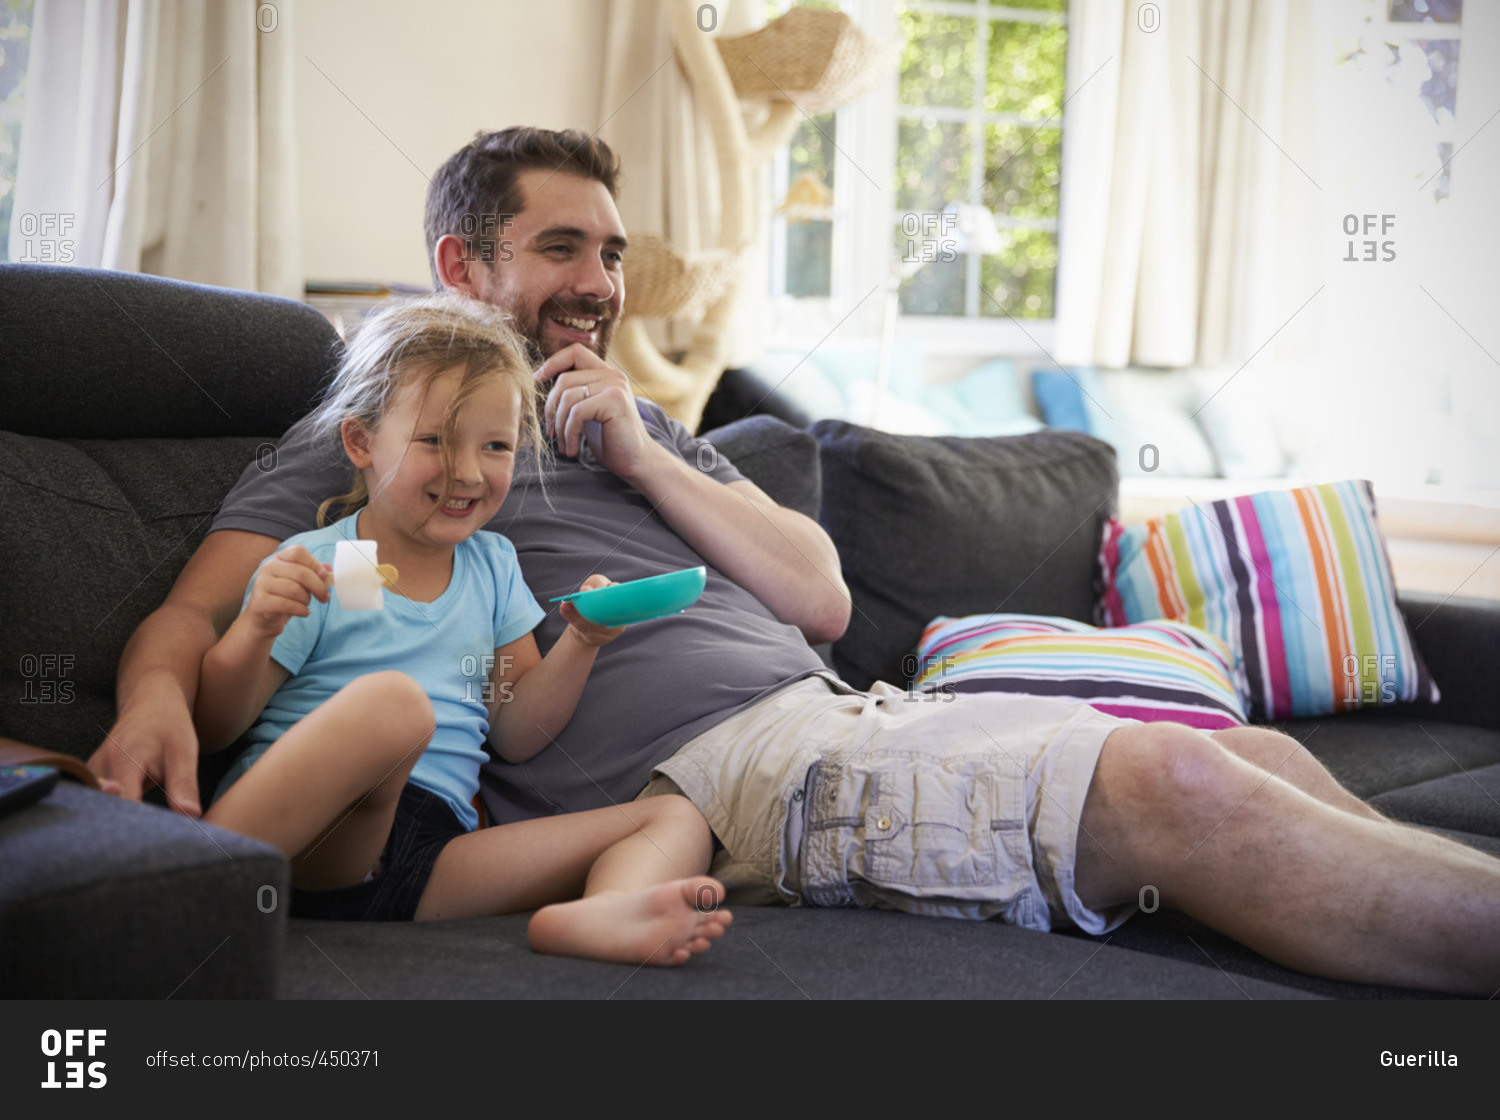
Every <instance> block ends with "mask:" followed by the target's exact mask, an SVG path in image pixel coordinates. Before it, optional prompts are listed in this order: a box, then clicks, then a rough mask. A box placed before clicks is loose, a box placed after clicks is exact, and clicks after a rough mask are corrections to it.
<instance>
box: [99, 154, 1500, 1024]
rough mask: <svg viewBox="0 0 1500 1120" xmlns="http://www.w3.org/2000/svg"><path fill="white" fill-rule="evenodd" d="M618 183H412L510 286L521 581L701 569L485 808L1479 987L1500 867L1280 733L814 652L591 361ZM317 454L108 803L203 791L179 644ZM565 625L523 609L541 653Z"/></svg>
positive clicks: (438, 262)
mask: <svg viewBox="0 0 1500 1120" xmlns="http://www.w3.org/2000/svg"><path fill="white" fill-rule="evenodd" d="M616 174H617V170H616V165H615V161H614V157H613V154H612V153H611V152H610V151H609V149H608V148H607V147H605V145H603V144H602V143H601V142H598V141H595V140H593V139H592V138H590V137H587V136H584V135H583V134H581V133H550V132H545V131H542V130H536V129H509V130H505V131H503V132H499V133H492V134H486V135H481V136H479V137H477V138H476V139H475V140H474V142H473V143H471V144H470V145H468V146H466V147H465V148H464V149H463V150H461V151H460V152H458V153H456V154H455V155H454V156H453V157H452V158H450V160H449V161H448V162H447V163H446V164H445V165H444V166H443V168H442V169H441V170H440V171H439V172H438V173H437V175H436V176H435V177H434V180H433V186H432V190H431V192H430V194H429V200H428V209H427V239H428V247H429V250H430V252H431V260H432V263H433V270H434V275H435V278H436V280H437V282H438V284H439V285H441V286H442V287H445V288H449V289H452V290H455V291H459V292H463V293H466V294H468V295H471V296H474V297H476V298H479V299H484V300H487V301H489V302H491V303H495V304H498V305H500V306H502V307H505V308H506V309H507V310H509V311H510V312H511V313H512V314H513V315H514V316H515V318H516V321H517V323H518V325H519V326H520V327H521V328H522V329H523V330H524V331H525V333H526V334H527V335H528V336H529V337H530V339H531V341H532V343H533V344H534V345H535V346H536V348H537V356H538V359H539V361H540V364H539V367H538V369H537V372H536V379H537V383H538V385H539V386H540V387H541V388H543V389H544V390H545V391H546V394H547V399H546V408H545V415H546V420H547V423H548V425H549V427H550V429H551V430H552V431H553V432H554V433H555V438H556V449H557V461H556V465H555V469H552V470H549V471H546V472H540V471H538V470H537V468H536V465H535V463H532V464H530V465H523V464H518V467H517V475H516V478H517V484H516V485H515V486H514V487H513V493H512V497H511V498H510V499H509V500H507V502H506V503H505V505H504V506H503V507H502V509H501V511H500V513H499V515H498V516H497V517H496V519H495V520H494V521H492V522H491V523H490V527H492V528H494V529H496V530H497V531H499V532H502V533H504V534H505V535H506V536H508V537H509V538H510V539H511V540H512V542H513V543H514V544H515V546H516V549H517V553H518V554H519V556H520V558H521V563H522V568H523V571H524V574H525V576H526V579H527V582H528V584H529V585H530V586H531V588H532V590H533V592H534V593H535V594H536V596H537V597H538V598H539V599H543V600H545V599H547V598H549V597H551V596H552V595H556V594H561V593H563V592H565V591H568V590H572V589H573V588H575V587H576V586H577V585H578V584H579V583H580V582H581V580H582V579H583V576H584V575H586V574H588V573H589V572H593V571H603V572H605V573H606V574H609V575H610V576H611V577H612V578H614V579H616V580H625V579H631V578H635V577H637V576H642V575H649V574H654V573H658V572H661V571H665V570H670V569H674V568H680V567H687V566H691V565H696V564H699V563H704V564H706V565H707V566H708V568H709V581H708V587H707V589H706V590H705V593H704V595H703V597H702V599H701V600H700V601H699V603H698V604H697V605H695V607H694V608H693V609H692V610H691V611H688V612H686V613H685V614H683V615H681V616H678V617H676V618H674V619H673V620H672V623H671V625H669V626H667V625H663V626H640V627H630V628H627V630H626V633H625V635H624V636H622V637H621V638H620V639H619V640H617V641H616V642H615V643H613V645H612V646H611V647H610V648H609V650H607V651H606V653H605V654H604V655H602V656H601V657H600V658H599V660H598V662H597V665H596V669H595V672H594V674H593V675H592V677H591V678H590V681H589V684H588V688H587V691H586V692H585V694H584V696H583V698H582V700H581V701H580V703H579V705H578V710H577V714H576V715H575V717H574V719H573V720H572V722H571V723H570V724H569V725H568V726H567V728H566V729H565V730H564V732H563V734H562V735H561V736H559V738H558V739H557V740H556V741H554V743H553V744H552V745H551V746H550V747H549V748H548V749H546V750H544V751H542V752H541V753H540V754H539V755H538V756H537V757H536V758H535V759H533V760H532V761H530V762H528V763H526V764H524V765H509V764H505V763H501V762H495V763H491V764H490V765H489V766H488V767H487V768H486V790H485V797H486V803H487V806H488V808H489V810H490V813H491V815H492V816H493V817H495V818H496V819H504V820H511V819H518V818H523V817H527V816H535V815H539V814H545V813H552V812H559V811H564V810H578V809H585V808H592V807H595V806H599V805H608V804H611V803H618V802H620V801H624V800H628V799H630V798H633V797H635V796H637V795H638V794H641V793H642V792H644V793H646V794H652V793H660V792H666V791H676V790H681V791H682V792H685V793H686V794H687V795H688V796H689V797H690V798H692V799H693V801H694V802H695V803H696V804H697V805H698V806H699V807H700V809H702V810H703V812H704V814H705V815H706V816H707V817H708V819H709V822H710V824H711V825H712V826H713V829H714V832H715V835H716V836H717V838H718V839H719V841H720V842H721V843H722V844H723V846H724V851H723V852H722V853H721V856H720V858H719V859H718V860H717V861H716V864H715V868H714V871H715V874H717V875H719V877H720V878H721V879H723V880H724V881H725V882H726V884H727V885H729V886H730V887H731V889H738V890H739V891H740V892H741V893H742V894H743V895H748V896H749V897H751V898H760V899H765V900H778V899H779V900H782V901H802V902H806V903H810V904H815V905H850V904H855V905H881V906H890V907H895V908H900V909H906V910H912V911H917V912H924V913H937V914H951V915H959V916H970V917H989V916H994V915H999V916H1002V917H1004V918H1006V919H1007V920H1010V921H1014V922H1017V923H1018V924H1023V925H1026V926H1029V927H1031V928H1037V929H1049V928H1051V927H1052V926H1053V925H1054V924H1057V923H1064V924H1066V923H1073V924H1076V925H1078V926H1080V927H1081V928H1083V929H1085V930H1089V931H1092V932H1099V931H1103V930H1105V929H1109V928H1112V927H1113V926H1114V925H1116V924H1118V923H1119V922H1121V921H1123V920H1124V919H1125V918H1126V917H1128V915H1129V914H1130V913H1131V912H1133V910H1134V908H1135V905H1136V903H1137V900H1138V899H1139V898H1140V897H1142V894H1143V892H1145V891H1147V890H1148V889H1149V890H1150V891H1152V892H1153V893H1154V895H1155V896H1156V897H1159V898H1160V900H1161V902H1162V903H1163V904H1165V905H1168V906H1173V907H1176V908H1177V909H1180V910H1183V911H1185V912H1187V913H1189V914H1191V915H1193V916H1194V917H1197V918H1198V919H1199V920H1201V921H1203V922H1205V923H1206V924H1208V925H1210V926H1213V927H1214V928H1216V929H1219V930H1221V931H1222V932H1224V933H1227V934H1229V935H1230V936H1233V937H1235V938H1236V939H1238V940H1240V941H1242V942H1244V943H1245V944H1247V945H1249V946H1251V947H1252V948H1254V949H1257V950H1258V951H1260V952H1262V953H1264V954H1265V955H1267V956H1268V957H1271V958H1273V959H1275V960H1278V961H1280V962H1282V963H1283V964H1286V965H1289V966H1291V967H1294V968H1300V969H1304V970H1306V971H1310V972H1317V973H1321V974H1324V975H1328V976H1333V977H1338V978H1343V979H1351V980H1364V981H1384V982H1390V983H1397V984H1407V985H1411V986H1416V987H1430V988H1442V989H1447V990H1453V991H1461V992H1472V993H1482V994H1486V995H1488V994H1489V993H1490V992H1492V991H1493V990H1494V989H1495V988H1496V987H1500V939H1496V938H1495V937H1494V936H1493V931H1494V930H1495V929H1496V928H1497V922H1500V861H1496V860H1493V859H1491V858H1489V857H1487V856H1484V855H1481V854H1479V853H1477V852H1474V851H1472V850H1470V849H1468V848H1466V847H1463V846H1461V845H1458V844H1454V843H1450V842H1448V841H1445V840H1442V839H1440V838H1438V837H1436V836H1433V835H1431V834H1428V833H1424V832H1419V831H1417V830H1414V829H1409V828H1406V827H1403V826H1399V825H1396V824H1394V823H1392V822H1389V821H1386V820H1385V819H1383V818H1382V817H1380V815H1379V814H1378V813H1376V812H1375V811H1374V810H1373V809H1371V808H1369V807H1368V806H1366V805H1364V804H1363V803H1362V802H1360V801H1359V800H1358V799H1356V798H1355V797H1353V796H1352V795H1351V794H1349V793H1348V792H1347V791H1345V790H1343V789H1342V788H1341V787H1340V786H1339V785H1338V784H1337V783H1336V782H1335V781H1334V780H1333V778H1332V777H1331V775H1329V774H1328V772H1327V771H1326V770H1324V769H1323V767H1322V766H1321V765H1320V764H1319V763H1318V762H1317V761H1316V760H1315V759H1314V758H1313V757H1312V756H1311V755H1309V754H1308V753H1307V752H1306V751H1304V750H1303V749H1302V748H1301V746H1300V745H1299V744H1297V743H1296V742H1295V741H1294V740H1292V739H1290V738H1287V737H1285V736H1282V735H1279V734H1277V733H1275V732H1271V731H1269V730H1265V729H1257V728H1243V729H1237V730H1234V731H1226V732H1218V733H1215V734H1213V735H1207V734H1203V733H1201V732H1198V731H1194V730H1192V729H1189V728H1185V727H1181V726H1178V725H1175V724H1138V723H1131V722H1128V721H1123V720H1118V719H1115V718H1113V717H1110V716H1107V715H1104V714H1103V713H1100V712H1097V711H1096V710H1094V709H1092V708H1090V707H1088V706H1087V705H1071V704H1064V703H1059V702H1056V701H1050V700H1034V701H1033V700H1029V699H1021V698H1015V697H1004V696H995V695H990V696H977V695H971V696H960V697H957V698H956V699H955V701H954V702H953V703H951V704H944V705H918V704H902V703H900V702H899V700H900V698H901V696H902V694H901V693H900V692H898V691H896V690H894V689H891V688H889V687H888V686H877V687H876V688H875V689H873V690H872V691H871V692H869V693H865V692H858V691H856V690H854V689H851V688H849V687H848V686H846V685H844V684H843V683H842V682H840V681H838V680H837V679H836V678H834V677H833V676H832V674H829V673H827V672H826V670H824V668H823V666H822V663H821V661H820V660H819V659H818V658H817V657H816V656H815V655H814V654H813V652H812V651H811V650H810V648H809V646H808V643H809V642H813V643H816V642H821V641H827V640H830V639H832V638H834V637H836V636H837V635H838V634H840V633H841V632H842V631H843V628H844V627H845V625H846V624H847V621H848V617H849V610H850V603H849V596H848V591H847V589H846V588H845V586H844V583H843V580H842V578H841V576H840V569H839V561H838V556H837V554H836V552H835V550H834V547H833V545H832V542H831V541H830V540H829V539H828V537H827V536H826V534H824V533H823V532H822V530H821V529H820V528H819V526H818V525H817V524H816V523H814V522H812V521H811V520H809V519H808V518H806V517H803V516H801V515H800V514H797V513H795V512H793V511H789V510H786V509H783V508H781V507H779V506H778V505H776V503H775V502H773V501H772V500H771V499H770V498H769V497H767V496H766V495H765V494H764V493H763V492H762V491H761V490H759V489H758V488H757V487H756V486H754V485H753V484H752V483H750V482H749V481H748V480H746V479H744V478H743V477H742V476H740V475H739V473H738V472H737V471H735V470H734V468H733V467H732V466H731V465H730V464H728V463H727V462H725V461H723V460H722V459H719V458H718V457H716V456H714V455H707V456H704V455H700V454H699V451H700V448H701V445H700V444H699V443H698V442H697V441H695V440H694V439H693V438H692V437H691V436H690V435H689V434H688V433H687V432H686V431H685V430H683V429H682V428H681V426H680V425H675V424H673V423H672V422H670V421H668V420H667V419H666V418H665V417H664V416H663V414H662V413H661V412H660V410H659V409H656V408H655V407H654V406H652V405H651V404H650V402H649V401H638V400H637V399H636V398H635V397H634V396H633V394H632V393H631V390H630V384H629V381H628V379H627V378H626V377H625V375H624V374H623V373H621V372H620V371H619V370H616V369H614V368H613V367H611V366H610V365H609V364H608V362H607V360H606V355H607V348H608V341H609V337H610V334H611V331H612V330H613V327H614V324H615V322H616V320H617V319H618V317H619V314H620V311H621V309H622V307H623V306H624V270H623V260H624V255H625V250H626V245H625V232H624V229H623V226H622V225H621V223H620V219H619V215H618V212H617V211H616V209H615V205H614V195H615V188H616ZM337 464H338V461H337V458H336V457H335V456H334V454H333V452H332V449H325V448H320V447H317V446H313V445H311V444H310V443H309V442H308V441H307V440H306V439H305V438H302V433H301V432H300V431H299V430H298V429H297V428H294V429H293V431H292V432H290V433H288V435H287V437H286V438H285V439H284V440H283V442H282V445H281V453H280V455H279V457H278V464H277V466H276V467H275V469H273V470H272V471H270V472H261V471H259V470H256V469H254V468H251V469H247V471H246V474H245V476H244V477H243V478H242V479H241V482H240V484H239V485H238V486H237V487H236V488H235V490H234V491H233V492H232V493H231V495H230V497H229V498H228V499H226V501H225V503H224V507H223V510H222V511H221V513H220V516H219V517H218V519H216V521H215V523H214V528H213V531H212V532H211V533H210V535H209V536H208V537H207V538H206V540H205V541H204V543H203V544H202V546H201V547H200V548H199V550H198V551H197V552H196V553H195V554H194V556H193V557H192V559H191V560H189V562H188V564H187V566H186V567H185V568H184V569H183V572H182V574H181V575H180V576H179V578H178V581H177V583H176V585H175V586H174V587H173V589H172V592H171V593H170V595H169V596H168V598H167V601H166V603H164V604H163V606H162V607H161V608H160V609H159V610H158V611H157V612H156V613H155V614H153V615H152V616H150V617H149V618H148V619H147V620H146V621H145V622H144V623H142V625H141V627H140V629H139V631H138V632H137V633H136V635H135V636H134V637H133V638H132V640H131V643H130V645H129V647H127V650H126V654H125V657H124V659H123V661H122V665H121V670H120V682H119V691H120V715H119V720H118V722H117V724H116V725H115V727H114V729H113V730H112V732H111V733H110V735H109V736H108V737H107V739H106V741H105V743H104V744H103V745H102V746H101V747H100V748H99V750H98V751H97V752H96V754H95V755H94V757H93V759H92V760H91V765H92V766H93V767H94V769H95V770H96V772H97V773H99V774H100V775H101V777H103V778H105V779H107V780H109V781H111V782H114V783H117V785H118V787H119V789H120V791H121V792H122V793H124V794H125V795H127V796H132V797H138V796H139V795H140V792H141V787H142V780H143V777H145V778H149V779H150V780H152V781H156V782H160V783H162V784H163V785H164V786H165V789H166V793H167V796H168V798H169V800H170V801H171V802H172V804H174V805H175V806H177V807H178V808H179V809H180V810H181V811H183V812H187V813H190V814H194V815H196V814H197V813H198V811H199V802H198V798H197V790H196V780H195V764H196V759H197V744H196V741H195V739H194V736H193V732H192V727H191V722H190V718H189V714H188V713H189V712H190V710H191V702H192V698H193V695H194V692H195V690H196V684H197V672H198V664H199V661H200V660H201V657H202V653H203V651H204V650H205V649H207V648H208V646H209V645H211V644H212V642H213V641H214V640H215V639H216V637H217V635H218V633H219V632H221V631H222V630H223V629H224V628H225V627H226V626H227V625H228V624H229V622H230V621H231V620H232V618H233V617H234V614H235V612H236V611H237V610H238V607H239V603H240V599H241V596H242V594H243V591H244V588H245V586H246V584H247V582H248V581H249V579H250V577H251V575H252V573H253V572H254V570H255V567H256V565H257V563H259V561H260V560H262V559H263V558H264V557H266V556H267V555H269V554H270V553H271V552H272V551H273V550H274V549H275V548H276V545H277V542H278V541H279V540H281V539H283V538H284V537H286V536H288V535H290V534H291V533H293V532H297V531H300V530H301V529H304V528H307V527H310V526H311V525H312V523H313V517H314V514H315V511H316V507H317V504H318V503H319V502H320V501H321V500H322V499H323V498H324V497H327V496H328V495H329V494H333V493H339V492H342V485H343V483H342V475H341V474H340V468H339V467H338V465H337ZM700 465H706V466H707V467H708V468H709V469H700ZM307 578H308V579H312V578H313V577H312V575H311V573H310V572H309V573H308V577H307ZM559 623H560V619H559V618H557V616H555V615H554V616H551V617H549V619H548V620H547V621H546V622H544V623H543V624H542V626H541V627H540V628H539V632H538V642H539V645H540V646H541V647H542V648H544V649H545V648H548V647H549V646H550V644H551V642H552V641H554V640H556V637H557V633H558V631H559V629H560V625H559ZM643 787H644V790H643Z"/></svg>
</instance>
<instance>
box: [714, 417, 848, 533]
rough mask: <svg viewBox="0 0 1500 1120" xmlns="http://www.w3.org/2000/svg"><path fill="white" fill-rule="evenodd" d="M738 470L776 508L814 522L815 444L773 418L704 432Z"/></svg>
mask: <svg viewBox="0 0 1500 1120" xmlns="http://www.w3.org/2000/svg"><path fill="white" fill-rule="evenodd" d="M699 438H701V439H705V440H707V441H708V442H709V443H711V444H713V445H714V446H715V447H716V448H718V450H720V451H722V452H723V453H724V455H725V457H726V458H728V460H729V461H730V462H731V463H733V464H734V465H735V467H737V468H738V469H739V472H740V473H741V474H743V475H744V476H745V477H746V478H748V479H749V480H750V481H751V482H753V483H755V485H757V486H759V487H760V488H761V489H762V490H764V491H765V492H766V493H767V494H769V495H770V496H771V497H772V498H773V499H775V500H776V501H777V502H778V503H780V504H781V505H784V506H787V507H788V508H790V509H795V510H797V511H799V512H801V513H805V514H807V516H808V517H811V518H816V517H817V516H818V510H819V508H820V507H821V505H822V497H823V478H822V474H821V472H820V471H819V469H818V441H817V440H815V439H813V437H812V436H811V435H809V434H808V433H807V432H805V431H803V430H802V429H800V428H794V427H792V426H791V425H790V424H788V423H786V422H784V421H782V420H779V419H777V418H776V417H774V416H747V417H745V418H744V419H742V420H736V421H735V422H733V423H731V424H726V425H724V426H723V427H721V428H715V429H714V430H713V431H710V432H705V433H703V435H702V436H701V437H699Z"/></svg>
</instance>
